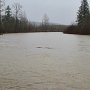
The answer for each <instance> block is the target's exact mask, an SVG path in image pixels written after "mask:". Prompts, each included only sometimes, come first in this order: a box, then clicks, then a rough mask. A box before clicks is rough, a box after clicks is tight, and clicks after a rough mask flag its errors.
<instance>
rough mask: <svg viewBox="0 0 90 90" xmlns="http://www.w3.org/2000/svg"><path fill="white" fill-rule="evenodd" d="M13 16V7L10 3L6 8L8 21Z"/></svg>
mask: <svg viewBox="0 0 90 90" xmlns="http://www.w3.org/2000/svg"><path fill="white" fill-rule="evenodd" d="M11 16H12V14H11V8H10V6H9V5H8V6H7V8H6V10H5V19H6V21H8V22H9V21H10V19H11Z"/></svg>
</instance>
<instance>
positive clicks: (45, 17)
mask: <svg viewBox="0 0 90 90" xmlns="http://www.w3.org/2000/svg"><path fill="white" fill-rule="evenodd" d="M48 25H49V17H48V16H47V14H45V15H44V16H43V20H42V27H43V29H47V28H48Z"/></svg>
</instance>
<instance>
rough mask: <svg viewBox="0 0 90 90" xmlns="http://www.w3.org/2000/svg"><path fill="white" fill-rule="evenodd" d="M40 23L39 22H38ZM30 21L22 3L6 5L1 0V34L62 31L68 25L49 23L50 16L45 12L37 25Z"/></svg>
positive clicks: (3, 0)
mask: <svg viewBox="0 0 90 90" xmlns="http://www.w3.org/2000/svg"><path fill="white" fill-rule="evenodd" d="M37 24H38V23H37ZM37 24H34V23H32V22H30V21H29V20H28V19H27V17H26V14H25V12H23V10H22V5H21V4H20V3H14V4H13V5H12V8H11V7H10V5H7V6H5V0H0V34H3V33H25V32H61V31H63V30H64V29H66V27H67V26H64V25H57V24H51V23H49V17H48V15H47V14H45V15H44V16H43V18H42V22H41V23H40V24H39V25H37Z"/></svg>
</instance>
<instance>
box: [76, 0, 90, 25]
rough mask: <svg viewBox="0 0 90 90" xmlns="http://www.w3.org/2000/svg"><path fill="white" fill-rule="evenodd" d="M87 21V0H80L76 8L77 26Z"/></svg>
mask: <svg viewBox="0 0 90 90" xmlns="http://www.w3.org/2000/svg"><path fill="white" fill-rule="evenodd" d="M88 21H89V4H88V2H87V0H82V1H81V6H80V8H79V10H78V15H77V23H78V25H79V26H82V25H86V24H88Z"/></svg>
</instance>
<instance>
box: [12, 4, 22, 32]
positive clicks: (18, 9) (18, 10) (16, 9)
mask: <svg viewBox="0 0 90 90" xmlns="http://www.w3.org/2000/svg"><path fill="white" fill-rule="evenodd" d="M13 8H14V17H15V20H16V22H15V30H16V32H17V27H18V20H19V15H20V13H21V8H22V6H21V5H20V4H19V3H14V4H13Z"/></svg>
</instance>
